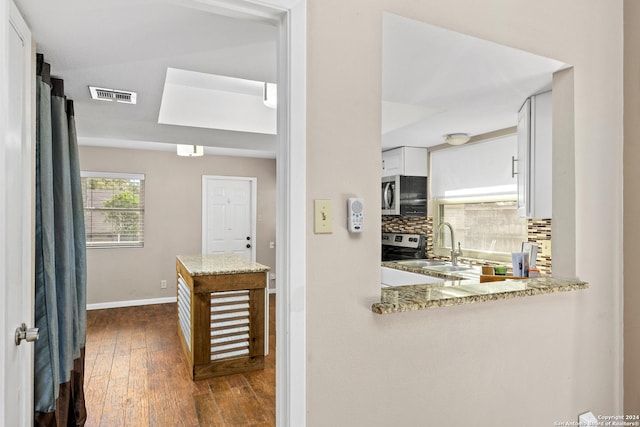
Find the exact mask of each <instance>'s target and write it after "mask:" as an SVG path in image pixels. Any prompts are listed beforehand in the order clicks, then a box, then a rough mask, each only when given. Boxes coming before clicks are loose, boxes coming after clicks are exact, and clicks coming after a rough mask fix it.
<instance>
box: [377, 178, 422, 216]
mask: <svg viewBox="0 0 640 427" xmlns="http://www.w3.org/2000/svg"><path fill="white" fill-rule="evenodd" d="M382 215H401V216H422V217H426V216H427V177H425V176H405V175H394V176H386V177H383V178H382Z"/></svg>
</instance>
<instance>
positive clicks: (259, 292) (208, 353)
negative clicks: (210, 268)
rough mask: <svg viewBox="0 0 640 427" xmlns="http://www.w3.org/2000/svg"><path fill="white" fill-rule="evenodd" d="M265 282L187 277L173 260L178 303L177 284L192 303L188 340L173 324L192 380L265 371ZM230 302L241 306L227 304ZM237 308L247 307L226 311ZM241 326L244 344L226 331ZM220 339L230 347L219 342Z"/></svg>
mask: <svg viewBox="0 0 640 427" xmlns="http://www.w3.org/2000/svg"><path fill="white" fill-rule="evenodd" d="M267 277H268V275H267V273H265V272H263V273H238V274H226V275H211V276H191V274H190V273H189V271H188V270H187V269H186V268H185V267H184V265H182V263H181V262H180V261H179V260H176V278H177V281H178V299H179V298H180V282H181V281H182V282H183V284H184V285H185V286H187V287H188V288H189V293H190V297H191V299H190V302H191V306H190V307H191V313H190V321H191V322H190V328H189V329H190V331H191V336H190V337H187V336H184V333H183V332H184V328H183V327H182V325H181V324H180V319H179V317H178V318H177V323H178V329H180V331H181V336H182V339H181V343H182V347H183V349H184V352H185V355H186V357H187V360H188V363H189V369H190V371H191V375H192V378H193V379H194V380H199V379H203V378H208V377H213V376H221V375H229V374H234V373H240V372H246V371H251V370H258V369H263V368H264V356H265V354H266V349H265V341H266V338H265V315H266V313H265V301H266V299H265V295H266V285H267ZM230 298H231V299H233V298H242V301H240V300H238V301H229V299H230ZM225 300H226V301H225ZM233 303H236V304H233ZM240 304H248V307H246V306H245V307H244V308H237V307H236V308H230V307H232V306H233V305H236V306H238V305H240ZM245 326H246V327H248V330H247V331H242V332H246V333H248V335H249V336H248V338H241V335H242V334H236V333H235V332H231V331H230V330H231V329H235V328H241V327H245ZM225 330H226V332H224V333H220V331H225ZM214 334H218V335H216V336H215V337H214ZM223 338H224V339H228V341H227V342H221V341H218V340H221V339H223ZM214 339H215V340H216V342H213V340H214Z"/></svg>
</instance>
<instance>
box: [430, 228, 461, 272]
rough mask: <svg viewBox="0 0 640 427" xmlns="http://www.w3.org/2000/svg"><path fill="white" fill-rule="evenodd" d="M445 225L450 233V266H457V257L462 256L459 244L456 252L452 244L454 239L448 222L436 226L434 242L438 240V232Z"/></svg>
mask: <svg viewBox="0 0 640 427" xmlns="http://www.w3.org/2000/svg"><path fill="white" fill-rule="evenodd" d="M445 225H446V226H447V227H449V231H450V232H451V264H452V265H458V257H459V256H460V255H462V250H461V249H460V242H458V250H457V251H456V247H455V243H454V242H455V241H456V239H455V237H454V235H453V227H452V226H451V224H449V223H448V222H441V223H440V224H438V228H437V229H436V234H435V236H434V240H436V241H437V240H438V236H439V235H440V230H441V229H442V227H443V226H445Z"/></svg>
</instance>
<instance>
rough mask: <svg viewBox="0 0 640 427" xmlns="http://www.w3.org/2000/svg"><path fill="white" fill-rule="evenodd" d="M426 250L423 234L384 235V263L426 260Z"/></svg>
mask: <svg viewBox="0 0 640 427" xmlns="http://www.w3.org/2000/svg"><path fill="white" fill-rule="evenodd" d="M426 249H427V242H426V239H425V236H424V235H423V234H406V233H382V261H398V260H402V259H426V258H427V255H426Z"/></svg>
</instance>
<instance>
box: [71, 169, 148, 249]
mask: <svg viewBox="0 0 640 427" xmlns="http://www.w3.org/2000/svg"><path fill="white" fill-rule="evenodd" d="M80 175H81V180H82V203H83V206H84V222H85V230H86V234H87V247H88V248H113V247H142V246H144V175H142V174H122V173H107V172H85V171H83V172H81V174H80Z"/></svg>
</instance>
